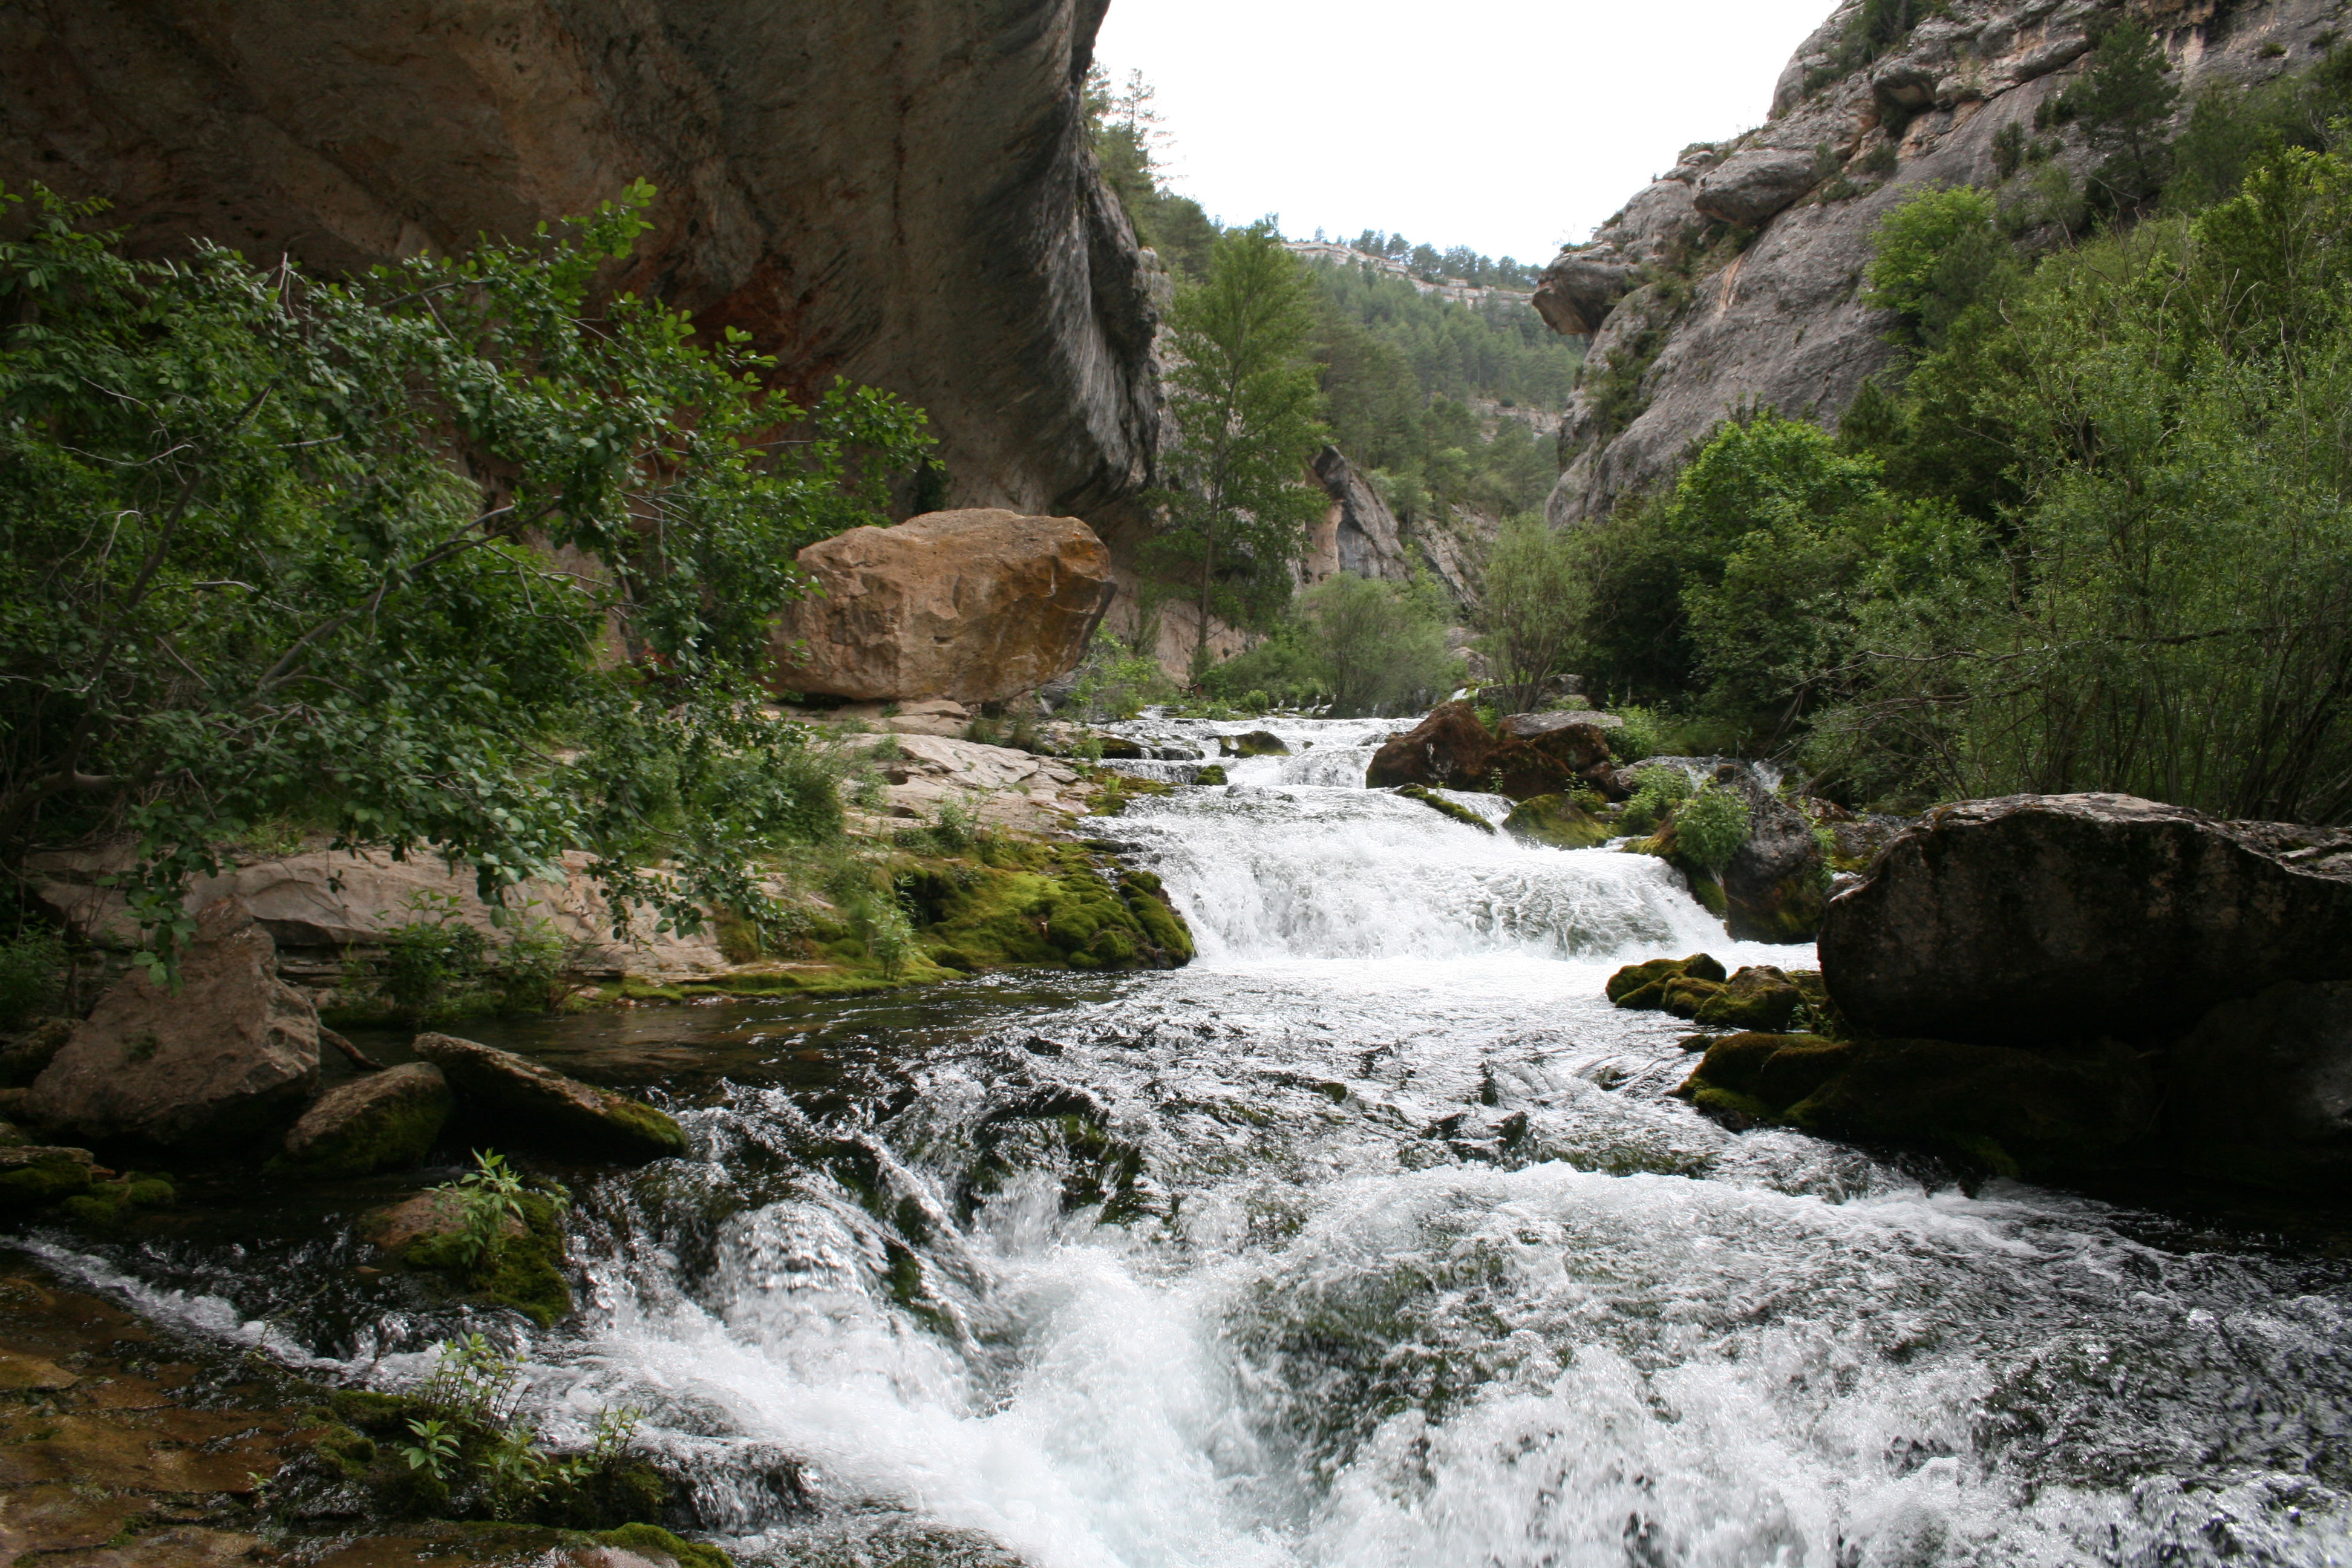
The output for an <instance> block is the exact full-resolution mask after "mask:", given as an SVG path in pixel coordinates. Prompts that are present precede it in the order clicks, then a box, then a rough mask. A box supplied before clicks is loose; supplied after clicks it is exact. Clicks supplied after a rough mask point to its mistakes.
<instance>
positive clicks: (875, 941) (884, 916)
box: [851, 892, 915, 980]
mask: <svg viewBox="0 0 2352 1568" xmlns="http://www.w3.org/2000/svg"><path fill="white" fill-rule="evenodd" d="M851 918H852V920H853V921H854V922H855V923H856V927H857V934H858V935H859V937H860V938H862V939H863V940H864V941H865V943H866V956H867V957H868V958H871V959H872V960H873V961H874V962H875V963H877V964H879V965H880V966H881V969H882V976H883V978H884V979H886V980H896V979H898V976H899V975H900V974H901V973H904V971H905V970H906V967H907V960H908V958H909V957H910V956H912V955H913V953H914V951H915V927H914V922H912V921H909V920H908V919H907V911H906V910H902V909H900V908H899V907H898V900H896V899H894V898H882V897H879V896H877V895H876V894H873V893H870V892H869V893H867V894H866V896H865V897H864V898H862V899H860V900H858V901H857V903H856V905H855V907H854V908H853V909H852V910H851Z"/></svg>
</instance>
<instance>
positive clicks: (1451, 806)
mask: <svg viewBox="0 0 2352 1568" xmlns="http://www.w3.org/2000/svg"><path fill="white" fill-rule="evenodd" d="M1396 793H1397V794H1398V795H1402V796H1403V797H1404V798H1405V799H1407V800H1417V801H1419V802H1420V803H1421V804H1422V805H1425V806H1427V807H1429V809H1430V810H1432V811H1433V812H1435V813H1437V814H1438V815H1439V816H1450V817H1452V818H1453V819H1454V821H1456V822H1459V823H1462V824H1465V826H1471V827H1475V828H1476V829H1477V830H1478V831H1479V832H1481V833H1492V832H1494V831H1495V825H1494V824H1493V823H1491V822H1489V821H1487V820H1486V818H1485V817H1483V816H1479V815H1478V814H1477V813H1476V812H1475V811H1473V810H1471V809H1470V808H1469V807H1468V806H1466V805H1456V804H1455V803H1454V802H1453V801H1450V800H1448V799H1446V798H1445V797H1444V795H1435V794H1433V793H1431V792H1430V791H1428V790H1425V789H1423V788H1422V787H1421V785H1419V784H1400V785H1398V786H1397V790H1396Z"/></svg>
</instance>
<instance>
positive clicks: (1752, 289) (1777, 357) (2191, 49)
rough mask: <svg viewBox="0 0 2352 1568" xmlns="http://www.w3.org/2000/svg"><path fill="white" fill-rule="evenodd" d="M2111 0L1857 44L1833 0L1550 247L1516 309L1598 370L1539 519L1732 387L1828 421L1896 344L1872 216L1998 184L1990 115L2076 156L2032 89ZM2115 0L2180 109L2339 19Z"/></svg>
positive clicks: (1577, 402) (1593, 505)
mask: <svg viewBox="0 0 2352 1568" xmlns="http://www.w3.org/2000/svg"><path fill="white" fill-rule="evenodd" d="M2125 4H2126V0H2065V3H2061V0H1949V4H1948V5H1943V6H1940V7H1938V8H1937V12H1936V14H1935V15H1934V16H1931V17H1929V18H1928V19H1927V20H1924V21H1922V22H1921V23H1919V25H1918V26H1915V27H1913V28H1912V29H1911V30H1910V32H1909V33H1907V34H1906V35H1905V36H1904V37H1902V38H1901V39H1899V40H1897V41H1896V42H1895V44H1894V45H1893V47H1891V48H1889V49H1888V50H1887V51H1886V52H1885V53H1883V54H1881V55H1879V56H1878V57H1876V58H1868V59H1865V58H1860V56H1859V54H1858V53H1856V52H1854V51H1853V49H1852V46H1851V44H1850V43H1849V38H1850V36H1851V32H1852V29H1853V28H1854V27H1855V26H1856V25H1857V23H1858V21H1859V18H1860V16H1861V13H1862V10H1863V5H1862V0H1847V3H1846V4H1844V5H1840V6H1839V7H1838V8H1837V10H1836V11H1835V12H1834V13H1833V14H1832V16H1830V17H1829V19H1828V20H1827V21H1826V22H1824V23H1822V26H1821V27H1820V28H1819V29H1818V30H1816V31H1815V32H1814V34H1813V35H1812V37H1810V38H1808V39H1807V40H1806V41H1805V42H1804V43H1803V44H1802V45H1801V46H1800V47H1799V48H1798V50H1797V55H1796V58H1794V59H1792V60H1791V61H1790V63H1789V66H1788V68H1787V69H1786V70H1785V71H1783V72H1782V73H1781V76H1780V83H1779V88H1778V90H1777V91H1776V92H1775V94H1774V97H1773V105H1772V117H1771V119H1770V120H1769V121H1767V122H1766V123H1765V124H1764V125H1763V126H1761V127H1759V129H1757V130H1755V131H1751V132H1748V133H1747V134H1746V135H1744V136H1741V137H1739V138H1738V140H1736V141H1734V142H1725V143H1721V144H1717V145H1707V144H1699V145H1695V146H1692V147H1690V148H1688V149H1686V150H1685V153H1683V156H1682V160H1681V162H1680V163H1677V164H1676V165H1675V167H1674V168H1673V169H1672V170H1670V171H1668V172H1667V173H1666V174H1664V176H1662V177H1661V178H1660V179H1658V180H1657V181H1655V182H1654V183H1653V184H1650V185H1649V186H1648V187H1647V188H1646V189H1644V190H1643V191H1641V192H1640V193H1638V194H1637V195H1634V196H1633V199H1631V200H1630V201H1628V202H1627V203H1626V204H1625V205H1624V207H1623V208H1622V210H1620V211H1619V212H1618V213H1616V214H1615V215H1614V216H1612V217H1611V218H1610V219H1609V221H1608V222H1606V223H1604V224H1602V225H1601V227H1600V228H1599V230H1597V231H1596V232H1595V233H1594V235H1593V237H1592V238H1591V240H1590V241H1589V242H1587V243H1585V244H1583V245H1580V246H1574V247H1570V248H1569V249H1567V250H1565V251H1563V252H1561V254H1560V256H1559V258H1558V259H1557V260H1555V261H1553V262H1552V264H1551V265H1550V267H1549V268H1546V269H1545V273H1544V277H1543V280H1542V283H1541V285H1540V286H1539V287H1538V290H1537V293H1536V300H1535V304H1536V309H1537V310H1538V311H1540V312H1541V313H1542V315H1543V317H1544V319H1545V320H1546V321H1549V322H1550V323H1551V326H1552V328H1553V330H1554V331H1560V332H1565V333H1569V334H1571V335H1575V336H1588V335H1589V336H1591V340H1592V342H1591V349H1590V352H1589V354H1588V356H1587V360H1586V363H1587V364H1588V366H1591V367H1593V369H1594V370H1595V371H1597V370H1598V369H1599V367H1601V366H1602V365H1603V364H1606V365H1609V366H1610V367H1612V370H1613V371H1614V372H1615V373H1616V374H1613V375H1612V376H1610V377H1609V378H1608V382H1609V383H1613V384H1614V385H1613V387H1608V388H1607V389H1606V390H1605V391H1604V383H1602V382H1601V381H1600V380H1598V379H1596V377H1595V375H1594V374H1591V373H1588V374H1587V376H1586V378H1585V384H1584V385H1583V386H1581V387H1580V389H1579V391H1578V393H1577V395H1576V396H1575V398H1574V400H1573V402H1572V404H1571V406H1570V411H1569V417H1568V419H1567V420H1566V422H1565V423H1564V424H1563V425H1562V426H1561V427H1560V458H1561V462H1562V464H1563V468H1564V471H1563V472H1562V474H1561V476H1560V479H1559V486H1558V488H1557V489H1554V490H1553V492H1552V497H1551V501H1550V507H1549V513H1550V517H1551V520H1552V521H1553V522H1554V523H1556V524H1563V525H1564V524H1569V523H1574V522H1577V521H1581V520H1583V519H1585V518H1588V517H1592V516H1596V515H1599V514H1601V513H1604V512H1606V511H1607V510H1609V509H1610V507H1611V506H1612V504H1613V503H1614V502H1615V500H1616V499H1617V498H1618V497H1620V496H1622V495H1626V494H1629V493H1633V492H1637V491H1641V490H1644V489H1650V488H1652V487H1654V486H1655V485H1657V484H1659V483H1661V482H1662V481H1664V480H1665V479H1668V478H1670V477H1671V476H1672V475H1673V473H1674V472H1675V468H1677V467H1678V466H1679V465H1680V463H1681V462H1682V461H1683V458H1684V457H1685V454H1686V453H1687V452H1688V451H1689V450H1690V447H1691V444H1692V443H1693V442H1695V441H1700V440H1704V439H1705V438H1706V436H1707V434H1708V433H1709V432H1710V431H1711V430H1713V429H1714V428H1715V426H1717V425H1718V424H1719V423H1721V422H1722V421H1723V420H1724V419H1725V418H1727V417H1728V416H1730V415H1732V414H1733V413H1734V412H1736V411H1737V410H1738V409H1740V408H1742V407H1747V406H1751V405H1758V404H1763V405H1771V406H1773V407H1776V408H1777V409H1779V411H1780V413H1782V414H1783V415H1786V416H1790V417H1792V418H1794V417H1808V418H1815V419H1819V420H1821V421H1822V423H1824V424H1827V425H1832V426H1834V425H1835V424H1836V422H1837V421H1838V419H1839V418H1840V417H1841V416H1843V414H1844V412H1845V408H1846V405H1848V404H1849V403H1851V402H1852V401H1853V396H1854V394H1855V392H1856V391H1857V390H1858V389H1859V388H1860V387H1861V385H1862V384H1863V383H1864V380H1866V379H1868V378H1869V377H1871V376H1873V375H1876V374H1881V373H1884V372H1886V371H1887V370H1889V368H1890V367H1891V366H1892V364H1893V362H1894V350H1893V348H1892V347H1891V346H1890V345H1889V343H1888V342H1887V341H1886V334H1887V332H1888V331H1889V329H1890V328H1891V327H1892V325H1893V320H1892V318H1891V317H1890V316H1888V315H1887V314H1886V313H1885V311H1881V310H1872V309H1870V308H1869V307H1868V306H1867V305H1866V304H1864V301H1863V300H1862V298H1861V294H1862V272H1863V268H1864V266H1865V265H1866V264H1867V263H1868V261H1869V259H1870V240H1871V234H1872V231H1873V230H1874V229H1875V228H1876V227H1877V226H1878V223H1879V220H1880V219H1882V218H1884V217H1885V216H1886V214H1887V213H1888V212H1889V211H1891V210H1892V209H1893V208H1895V206H1897V205H1900V204H1901V203H1903V202H1904V201H1906V200H1907V199H1908V198H1910V197H1911V196H1913V195H1916V194H1918V193H1919V192H1920V191H1922V190H1926V189H1928V188H1930V187H1933V186H1935V185H1938V184H1943V185H1959V184H1973V185H1980V186H1984V187H1987V188H1990V187H1994V186H1997V185H1999V184H2001V174H2000V166H1999V164H1998V163H1997V161H1996V157H1995V147H1994V139H1995V137H1996V136H1998V135H1999V134H2000V132H2003V131H2004V130H2008V131H2010V132H2011V135H2012V136H2017V135H2022V134H2032V135H2034V136H2035V137H2036V139H2037V140H2038V141H2040V142H2042V143H2043V144H2044V145H2045V146H2046V147H2048V148H2049V149H2051V150H2052V151H2053V155H2054V161H2056V162H2058V163H2063V164H2065V165H2066V166H2068V167H2069V168H2070V169H2072V170H2073V172H2074V174H2075V175H2076V176H2078V177H2079V176H2080V175H2081V174H2083V173H2084V171H2085V170H2086V169H2087V168H2089V167H2090V166H2091V164H2093V163H2095V162H2096V158H2095V156H2094V155H2093V154H2092V153H2091V152H2090V151H2089V150H2088V149H2087V148H2086V147H2085V146H2084V142H2083V139H2082V134H2081V132H2079V131H2078V130H2070V129H2066V128H2063V127H2062V128H2056V129H2042V128H2037V126H2036V124H2035V116H2036V111H2037V110H2042V108H2044V107H2045V106H2046V105H2048V104H2049V103H2050V101H2051V100H2053V99H2054V98H2055V97H2057V96H2058V94H2060V93H2061V92H2063V91H2064V90H2065V89H2066V88H2067V86H2068V85H2069V84H2070V83H2071V82H2073V81H2074V79H2075V74H2074V73H2075V71H2076V70H2077V69H2078V68H2079V62H2080V60H2081V58H2082V57H2083V55H2084V53H2085V52H2086V51H2087V50H2088V49H2089V48H2090V47H2091V45H2090V32H2091V30H2092V28H2093V27H2094V26H2095V25H2096V24H2097V23H2099V22H2100V21H2101V20H2102V19H2103V16H2104V15H2105V14H2112V13H2115V12H2117V11H2120V10H2122V9H2124V8H2125ZM2130 8H2131V10H2132V12H2133V14H2134V15H2136V16H2140V17H2142V18H2143V19H2145V20H2146V21H2147V23H2148V25H2149V26H2153V27H2155V28H2157V29H2158V32H2159V34H2160V36H2161V37H2163V38H2164V40H2165V43H2166V47H2167V48H2168V51H2169V52H2170V54H2171V56H2172V58H2173V60H2174V62H2175V64H2176V66H2177V68H2178V77H2177V79H2178V80H2179V81H2180V82H2181V83H2182V84H2183V85H2184V87H2186V88H2187V89H2188V91H2186V92H2184V94H2183V96H2182V99H2181V107H2180V110H2179V115H2180V117H2182V118H2183V119H2185V117H2186V116H2187V114H2188V112H2189V102H2190V100H2192V99H2193V97H2194V95H2195V92H2196V91H2197V90H2199V89H2201V88H2203V87H2205V86H2207V85H2209V84H2212V83H2217V82H2248V81H2257V80H2262V79H2267V78H2270V77H2273V76H2275V75H2278V74H2280V73H2283V72H2285V71H2289V70H2298V69H2302V68H2305V67H2307V66H2309V65H2311V64H2312V63H2314V62H2315V60H2316V59H2317V58H2319V57H2320V55H2321V54H2323V53H2324V52H2325V51H2326V48H2327V47H2330V46H2331V45H2332V44H2333V43H2334V41H2335V39H2336V36H2337V33H2338V31H2339V29H2340V27H2341V22H2340V19H2339V18H2338V16H2337V14H2336V5H2335V3H2334V0H2246V3H2244V4H2240V5H2219V6H2217V5H2213V4H2211V3H2210V0H2130ZM2020 177H2021V178H2023V177H2024V176H2020ZM2053 239H2054V236H2053ZM1629 383H1630V386H1629V385H1628V384H1629Z"/></svg>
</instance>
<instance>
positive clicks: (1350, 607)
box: [1253, 572, 1462, 718]
mask: <svg viewBox="0 0 2352 1568" xmlns="http://www.w3.org/2000/svg"><path fill="white" fill-rule="evenodd" d="M1448 607H1449V606H1448V605H1447V603H1446V600H1445V598H1444V594H1443V592H1442V591H1440V590H1439V589H1438V588H1437V587H1436V586H1435V585H1434V584H1432V583H1430V582H1429V581H1428V580H1426V579H1422V580H1419V581H1416V582H1414V583H1412V584H1395V583H1390V582H1385V581H1381V580H1380V579H1377V578H1370V577H1359V576H1356V575H1355V574H1352V573H1349V572H1341V573H1338V574H1334V575H1333V576H1330V577H1328V578H1326V579H1325V580H1324V581H1322V582H1320V583H1318V584H1316V585H1315V586H1314V587H1312V588H1309V589H1308V590H1307V593H1306V594H1305V595H1303V598H1302V602H1301V604H1300V606H1299V608H1300V611H1301V613H1302V617H1303V619H1304V621H1305V623H1306V625H1305V632H1306V636H1305V638H1304V641H1305V644H1306V650H1307V658H1308V661H1309V664H1310V667H1311V668H1313V670H1314V672H1315V676H1316V679H1317V683H1318V686H1319V687H1320V689H1322V690H1324V691H1328V693H1329V694H1330V699H1331V714H1332V716H1333V717H1335V718H1353V717H1356V716H1359V715H1363V714H1374V713H1394V712H1399V711H1405V710H1414V709H1419V708H1423V707H1427V706H1429V705H1430V704H1432V703H1433V702H1434V701H1436V700H1439V699H1441V698H1443V697H1444V695H1445V693H1446V692H1448V691H1450V690H1451V689H1453V688H1454V685H1455V684H1456V683H1457V682H1458V681H1459V679H1460V678H1461V673H1462V672H1461V661H1460V660H1459V659H1458V658H1456V657H1455V656H1454V654H1453V653H1452V652H1450V651H1449V650H1448V649H1447V647H1446V646H1445V625H1446V622H1447V620H1448V619H1449V618H1450V617H1449V616H1448V615H1447V613H1446V612H1447V609H1448ZM1253 684H1255V682H1253Z"/></svg>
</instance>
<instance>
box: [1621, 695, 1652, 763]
mask: <svg viewBox="0 0 2352 1568" xmlns="http://www.w3.org/2000/svg"><path fill="white" fill-rule="evenodd" d="M1616 711H1617V717H1619V718H1620V719H1622V720H1623V721H1624V722H1623V723H1622V724H1620V725H1619V726H1618V727H1617V728H1616V729H1614V730H1612V731H1609V754H1610V755H1611V756H1613V757H1615V758H1616V759H1617V760H1618V761H1619V762H1621V763H1638V762H1640V761H1641V760H1642V759H1643V757H1653V756H1655V755H1657V752H1658V737H1659V734H1660V726H1659V723H1658V716H1657V715H1656V714H1655V713H1653V712H1651V711H1650V710H1648V709H1647V708H1642V707H1637V706H1635V705H1633V704H1632V703H1628V704H1626V705H1625V706H1624V707H1622V708H1620V709H1618V710H1616Z"/></svg>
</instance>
